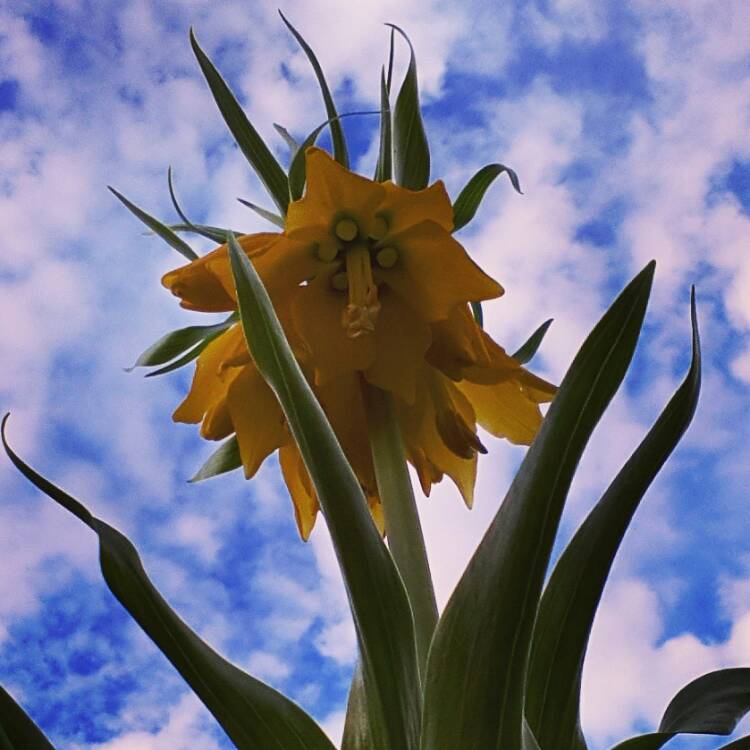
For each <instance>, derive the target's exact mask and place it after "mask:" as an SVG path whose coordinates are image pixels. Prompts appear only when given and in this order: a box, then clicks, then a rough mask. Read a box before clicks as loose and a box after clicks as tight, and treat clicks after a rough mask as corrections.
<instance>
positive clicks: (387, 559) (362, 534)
mask: <svg viewBox="0 0 750 750" xmlns="http://www.w3.org/2000/svg"><path fill="white" fill-rule="evenodd" d="M228 246H229V257H230V261H231V265H232V273H233V275H234V280H235V285H236V288H237V299H238V302H239V310H240V319H241V321H242V325H243V328H244V331H245V338H246V340H247V344H248V347H249V349H250V352H251V354H252V356H253V359H254V360H255V363H256V365H257V366H258V369H259V370H260V372H261V374H262V375H263V377H264V378H265V379H266V381H267V382H268V384H269V385H270V386H271V388H272V389H273V390H274V392H275V394H276V396H277V398H278V400H279V403H280V405H281V408H282V410H283V412H284V414H285V416H286V419H287V422H288V424H289V428H290V430H291V432H292V434H293V436H294V439H295V440H296V442H297V445H298V446H299V449H300V453H301V454H302V457H303V459H304V462H305V466H306V467H307V470H308V472H309V474H310V478H311V479H312V481H313V484H314V486H315V490H316V493H317V496H318V500H319V501H320V505H321V508H322V510H323V514H324V516H325V518H326V522H327V524H328V528H329V531H330V534H331V538H332V540H333V544H334V547H335V549H336V555H337V558H338V562H339V567H340V568H341V571H342V574H343V577H344V582H345V584H346V588H347V591H348V594H349V602H350V605H351V608H352V615H353V619H354V625H355V629H356V632H357V638H358V642H359V650H360V655H361V660H362V668H363V677H364V683H365V692H366V696H367V705H368V711H369V715H370V716H372V717H375V719H376V720H374V721H373V722H372V723H371V727H370V728H371V731H372V735H373V736H372V739H373V750H415V748H416V747H417V745H418V737H419V714H420V708H421V706H420V694H419V673H418V669H417V656H416V643H415V636H414V625H413V622H412V616H411V610H410V607H409V602H408V599H407V596H406V591H405V590H404V586H403V583H402V582H401V578H400V577H399V575H398V571H397V570H396V566H395V565H394V563H393V560H392V559H391V556H390V554H389V552H388V550H387V548H386V547H385V544H384V543H383V540H382V539H381V538H380V534H379V533H378V532H377V530H376V528H375V525H374V523H373V522H372V519H371V517H370V514H369V511H368V508H367V502H366V500H365V497H364V495H363V493H362V489H361V487H360V485H359V482H358V481H357V478H356V476H355V475H354V473H353V472H352V470H351V467H350V466H349V464H348V462H347V460H346V457H345V456H344V453H343V451H342V450H341V447H340V445H339V443H338V441H337V440H336V436H335V435H334V433H333V430H332V429H331V427H330V425H329V423H328V420H327V419H326V416H325V414H324V413H323V411H322V409H321V407H320V404H319V403H318V401H317V399H316V398H315V396H314V394H313V392H312V390H311V389H310V386H309V385H308V383H307V381H306V380H305V377H304V375H303V374H302V371H301V369H300V367H299V364H298V363H297V361H296V360H295V358H294V355H293V353H292V350H291V348H290V347H289V344H288V342H287V340H286V338H285V336H284V332H283V330H282V328H281V324H280V323H279V320H278V318H277V316H276V313H275V312H274V309H273V306H272V304H271V300H270V299H269V297H268V293H267V292H266V290H265V288H264V287H263V284H262V282H261V280H260V278H259V277H258V275H257V273H256V272H255V269H254V268H253V266H252V263H251V262H250V260H249V259H248V257H247V256H246V255H245V254H244V253H243V252H242V250H241V249H240V247H239V245H238V244H237V241H236V240H235V239H234V237H232V236H229V237H228Z"/></svg>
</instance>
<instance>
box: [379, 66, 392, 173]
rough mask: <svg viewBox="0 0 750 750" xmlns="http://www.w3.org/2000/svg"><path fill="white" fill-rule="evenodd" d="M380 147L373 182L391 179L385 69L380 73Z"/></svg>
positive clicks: (390, 142) (389, 128)
mask: <svg viewBox="0 0 750 750" xmlns="http://www.w3.org/2000/svg"><path fill="white" fill-rule="evenodd" d="M380 109H381V114H380V146H379V147H378V163H377V164H376V165H375V181H376V182H386V181H387V180H390V179H391V178H392V177H393V139H392V134H391V102H390V99H389V95H388V88H387V86H386V81H385V68H383V69H382V70H381V71H380Z"/></svg>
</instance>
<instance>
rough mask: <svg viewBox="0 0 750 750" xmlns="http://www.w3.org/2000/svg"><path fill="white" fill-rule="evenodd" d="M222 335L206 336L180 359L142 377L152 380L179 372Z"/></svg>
mask: <svg viewBox="0 0 750 750" xmlns="http://www.w3.org/2000/svg"><path fill="white" fill-rule="evenodd" d="M222 333H224V331H217V332H216V333H212V334H211V335H210V336H206V338H205V339H203V341H201V342H200V343H199V344H198V345H197V346H194V347H193V348H192V349H190V350H189V351H187V352H185V354H183V355H182V356H181V357H178V358H177V359H176V360H174V361H173V362H170V363H169V364H168V365H164V367H160V368H159V369H158V370H152V371H151V372H147V373H146V375H145V376H144V377H147V378H154V377H156V376H158V375H166V374H167V373H168V372H174V371H175V370H179V369H180V367H184V366H185V365H189V364H190V363H191V362H192V361H193V360H194V359H197V358H198V357H199V356H200V353H201V352H202V351H203V350H204V349H205V348H206V347H207V346H208V345H209V344H210V343H211V342H212V341H213V340H214V339H215V338H218V337H219V336H221V334H222Z"/></svg>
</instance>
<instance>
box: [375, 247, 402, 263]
mask: <svg viewBox="0 0 750 750" xmlns="http://www.w3.org/2000/svg"><path fill="white" fill-rule="evenodd" d="M375 260H376V261H377V262H378V265H379V266H380V267H381V268H393V266H395V265H396V262H397V261H398V250H396V248H395V247H384V248H382V249H381V250H378V252H377V255H376V256H375Z"/></svg>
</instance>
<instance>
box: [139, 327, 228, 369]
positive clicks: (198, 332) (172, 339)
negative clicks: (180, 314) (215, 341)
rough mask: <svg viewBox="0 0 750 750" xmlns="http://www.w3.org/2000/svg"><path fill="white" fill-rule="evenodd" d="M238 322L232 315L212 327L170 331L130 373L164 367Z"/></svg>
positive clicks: (145, 354)
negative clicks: (139, 368)
mask: <svg viewBox="0 0 750 750" xmlns="http://www.w3.org/2000/svg"><path fill="white" fill-rule="evenodd" d="M236 322H237V315H236V314H233V315H230V316H229V317H228V318H227V319H226V320H224V321H222V322H221V323H216V324H215V325H210V326H188V327H187V328H179V329H177V330H176V331H170V332H169V333H167V334H166V335H164V336H162V337H161V338H160V339H159V340H158V341H157V342H156V343H155V344H152V345H151V346H149V348H148V349H146V351H145V352H143V354H141V356H140V357H138V359H137V360H136V361H135V364H134V365H133V366H132V367H129V368H127V369H128V371H130V370H133V369H135V368H136V367H152V366H154V365H163V364H164V363H165V362H169V361H170V360H172V359H174V358H175V357H177V356H178V355H180V354H182V353H183V352H186V351H187V350H188V349H190V348H192V347H193V346H195V345H196V344H197V343H199V342H201V341H203V340H204V339H205V338H206V337H208V336H211V335H212V334H214V333H222V332H223V331H226V330H227V329H228V328H230V327H231V326H232V325H234V323H236Z"/></svg>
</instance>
